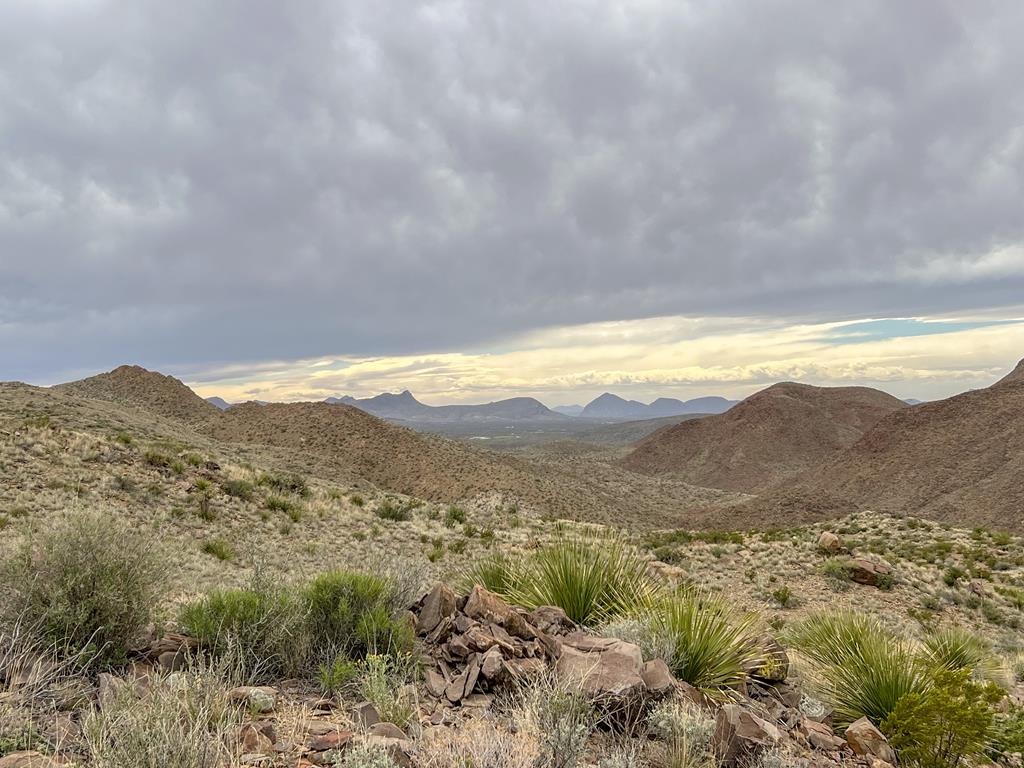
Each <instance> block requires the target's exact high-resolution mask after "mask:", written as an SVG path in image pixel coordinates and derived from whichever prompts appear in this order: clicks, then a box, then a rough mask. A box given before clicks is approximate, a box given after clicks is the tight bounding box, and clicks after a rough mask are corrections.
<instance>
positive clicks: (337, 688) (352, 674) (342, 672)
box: [317, 653, 359, 696]
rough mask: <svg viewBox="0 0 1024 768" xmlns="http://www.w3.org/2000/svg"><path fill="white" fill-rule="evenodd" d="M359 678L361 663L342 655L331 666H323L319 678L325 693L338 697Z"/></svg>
mask: <svg viewBox="0 0 1024 768" xmlns="http://www.w3.org/2000/svg"><path fill="white" fill-rule="evenodd" d="M358 677H359V663H358V662H355V661H352V659H350V658H348V656H346V655H345V654H343V653H341V654H338V656H336V657H335V659H334V661H332V662H330V663H329V664H321V665H320V672H319V675H318V676H317V679H318V682H319V683H320V688H321V689H322V690H323V692H324V693H327V694H330V695H332V696H336V695H337V694H339V693H341V692H342V691H343V690H345V689H346V688H348V687H349V686H351V685H352V684H353V683H354V682H355V681H356V680H357V679H358Z"/></svg>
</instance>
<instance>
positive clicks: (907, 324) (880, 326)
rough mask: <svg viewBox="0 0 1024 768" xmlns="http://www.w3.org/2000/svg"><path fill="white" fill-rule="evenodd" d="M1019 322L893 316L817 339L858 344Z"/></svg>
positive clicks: (840, 329)
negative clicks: (919, 318) (920, 318)
mask: <svg viewBox="0 0 1024 768" xmlns="http://www.w3.org/2000/svg"><path fill="white" fill-rule="evenodd" d="M1020 322H1021V321H1020V320H975V321H957V320H918V319H915V318H910V317H893V318H886V319H882V320H865V321H863V322H859V323H850V324H849V325H843V326H840V327H838V328H832V329H831V330H830V331H829V332H828V333H827V334H825V335H823V336H822V337H820V340H821V341H825V342H828V343H829V344H861V343H864V342H866V341H885V340H887V339H900V338H907V337H909V336H931V335H934V334H940V333H957V332H958V331H970V330H974V329H976V328H989V327H992V326H996V325H1015V324H1017V323H1020Z"/></svg>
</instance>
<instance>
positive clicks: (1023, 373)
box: [994, 360, 1024, 386]
mask: <svg viewBox="0 0 1024 768" xmlns="http://www.w3.org/2000/svg"><path fill="white" fill-rule="evenodd" d="M1000 384H1024V360H1021V361H1020V362H1019V363H1017V367H1016V368H1014V369H1013V370H1012V371H1010V372H1009V373H1008V374H1006V375H1005V376H1004V377H1003V378H1001V379H1000V380H999V381H997V382H996V383H995V385H994V386H999V385H1000Z"/></svg>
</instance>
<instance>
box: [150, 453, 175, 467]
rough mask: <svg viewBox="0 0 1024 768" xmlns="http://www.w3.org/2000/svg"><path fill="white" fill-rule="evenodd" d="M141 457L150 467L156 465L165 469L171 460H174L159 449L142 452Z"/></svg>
mask: <svg viewBox="0 0 1024 768" xmlns="http://www.w3.org/2000/svg"><path fill="white" fill-rule="evenodd" d="M142 459H143V461H145V462H146V463H147V464H149V466H151V467H158V468H160V469H167V468H169V467H170V466H171V462H172V461H174V460H173V459H172V458H171V457H170V456H168V455H167V454H166V453H160V451H152V450H150V451H146V452H145V453H144V454H142Z"/></svg>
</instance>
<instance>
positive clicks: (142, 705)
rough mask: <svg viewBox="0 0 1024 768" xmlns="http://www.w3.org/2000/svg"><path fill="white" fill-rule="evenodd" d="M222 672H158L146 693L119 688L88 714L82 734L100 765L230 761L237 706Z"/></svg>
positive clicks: (162, 766)
mask: <svg viewBox="0 0 1024 768" xmlns="http://www.w3.org/2000/svg"><path fill="white" fill-rule="evenodd" d="M227 689H228V683H227V680H226V679H225V675H224V674H223V673H222V671H221V670H218V669H216V668H214V667H211V666H207V665H201V664H196V665H193V666H192V668H191V669H189V670H187V671H184V672H176V673H171V674H168V675H155V676H153V677H151V678H150V680H149V685H148V690H147V691H146V692H145V695H143V696H141V697H140V696H139V695H138V693H137V692H136V690H135V689H134V687H133V686H131V685H127V684H126V685H123V686H119V687H117V688H116V689H115V690H114V691H113V692H112V693H110V694H109V695H108V697H107V698H105V699H104V701H103V702H102V703H101V706H100V707H99V708H97V709H95V710H92V711H91V712H90V713H89V715H88V716H87V717H86V720H85V723H84V725H83V735H84V739H85V744H86V750H87V752H88V755H89V765H91V766H94V767H95V768H125V766H132V768H212V767H213V766H220V765H223V764H225V761H228V760H230V758H231V756H232V755H231V751H230V749H229V746H228V745H229V744H230V737H231V735H232V732H233V730H234V728H235V726H236V725H237V722H238V715H237V710H236V708H235V707H233V706H232V705H231V703H230V701H229V700H228V696H227V693H226V691H227Z"/></svg>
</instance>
